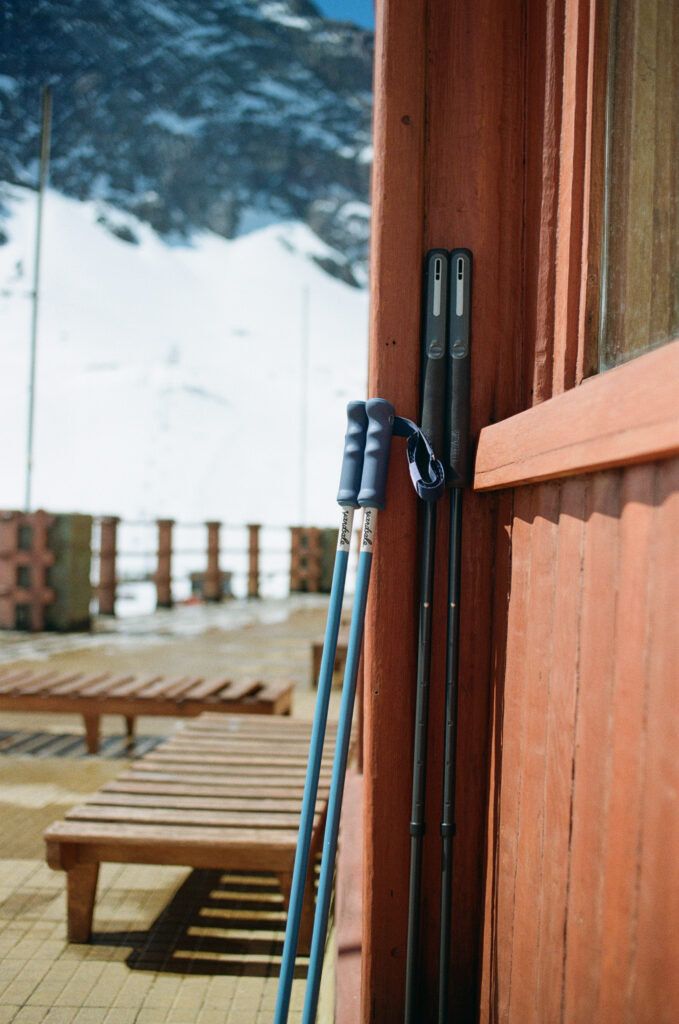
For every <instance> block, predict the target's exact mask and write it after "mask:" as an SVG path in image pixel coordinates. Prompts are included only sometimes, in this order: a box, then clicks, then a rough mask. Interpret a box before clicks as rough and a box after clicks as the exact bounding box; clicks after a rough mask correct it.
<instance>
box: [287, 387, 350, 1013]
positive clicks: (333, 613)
mask: <svg viewBox="0 0 679 1024" xmlns="http://www.w3.org/2000/svg"><path fill="white" fill-rule="evenodd" d="M365 406H366V403H365V402H350V403H349V405H348V406H347V433H346V437H345V440H344V457H343V459H342V469H341V472H340V485H339V492H338V495H337V503H338V504H339V505H340V507H341V509H342V521H341V524H340V531H339V539H338V544H337V554H336V556H335V566H334V569H333V577H332V584H331V588H330V601H329V604H328V620H327V624H326V629H325V639H324V643H323V657H322V659H321V667H320V672H319V678H318V694H317V698H316V710H315V713H314V722H313V726H312V730H311V742H310V748H309V763H308V767H307V776H306V782H305V786H304V796H303V799H302V811H301V815H300V824H299V836H298V839H297V852H296V854H295V865H294V868H293V874H292V885H291V889H290V902H289V906H288V920H287V925H286V929H285V941H284V943H283V958H282V961H281V973H280V977H279V982H278V995H277V1000H276V1011H275V1016H274V1024H285V1022H286V1021H287V1019H288V1009H289V1006H290V993H291V990H292V980H293V976H294V972H295V956H296V954H297V943H298V941H299V930H300V922H301V918H302V906H303V901H304V885H305V882H306V877H307V871H308V870H309V848H310V845H311V835H312V830H313V821H314V811H315V807H316V795H317V792H318V780H319V776H320V772H321V760H322V756H323V740H324V738H325V728H326V723H327V719H328V706H329V703H330V692H331V689H332V673H333V667H334V664H335V653H336V649H337V635H338V633H339V628H340V618H341V614H342V600H343V598H344V584H345V580H346V575H347V563H348V560H349V548H350V545H351V534H352V527H353V519H354V510H355V509H356V508H358V492H359V489H360V486H361V477H362V473H363V451H364V447H365V438H366V430H367V427H368V416H367V413H366V408H365Z"/></svg>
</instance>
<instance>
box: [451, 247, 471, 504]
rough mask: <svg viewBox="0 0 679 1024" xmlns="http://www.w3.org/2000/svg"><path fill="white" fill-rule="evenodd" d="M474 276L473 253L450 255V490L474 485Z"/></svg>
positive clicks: (463, 251)
mask: <svg viewBox="0 0 679 1024" xmlns="http://www.w3.org/2000/svg"><path fill="white" fill-rule="evenodd" d="M471 273H472V257H471V253H470V252H469V251H468V250H467V249H457V250H455V251H454V252H453V253H451V265H450V278H451V284H450V289H449V293H450V318H449V324H448V330H449V338H448V357H449V360H448V361H449V370H448V372H449V376H448V381H449V384H448V403H447V405H448V409H447V424H446V434H447V438H448V452H447V458H446V462H447V465H446V477H447V481H448V485H449V486H450V487H466V486H467V485H468V484H469V483H470V482H471V458H470V456H471V450H470V448H471V446H470V441H469V392H470V388H471V351H470V321H471Z"/></svg>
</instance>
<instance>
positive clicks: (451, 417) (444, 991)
mask: <svg viewBox="0 0 679 1024" xmlns="http://www.w3.org/2000/svg"><path fill="white" fill-rule="evenodd" d="M471 274H472V256H471V253H470V252H469V251H468V250H467V249H455V250H454V251H453V252H452V253H451V258H450V286H449V296H450V311H449V319H448V324H449V326H448V345H447V349H448V364H449V365H448V394H447V402H446V406H447V409H446V411H447V423H446V437H447V439H448V449H447V451H446V455H445V463H446V476H447V480H448V484H449V486H450V488H451V493H450V548H449V558H448V620H447V630H446V705H445V728H444V751H443V807H442V812H441V917H440V936H439V1003H438V1024H447V1021H448V1003H449V999H448V996H449V979H450V927H451V916H452V906H451V902H452V891H453V837H454V835H455V758H456V754H457V695H458V662H459V646H460V553H461V540H462V491H463V488H465V487H466V486H467V485H468V484H469V482H470V475H471V467H470V458H469V393H470V384H471V373H470V367H471V353H470V319H471Z"/></svg>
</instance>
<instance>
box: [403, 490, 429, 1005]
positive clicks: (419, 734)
mask: <svg viewBox="0 0 679 1024" xmlns="http://www.w3.org/2000/svg"><path fill="white" fill-rule="evenodd" d="M435 534H436V505H435V504H434V502H426V503H425V506H424V523H423V530H422V565H421V577H420V579H421V583H420V588H421V589H420V619H419V628H418V637H419V641H418V645H417V689H416V694H415V739H414V750H413V791H412V804H411V811H410V878H409V894H408V938H407V946H406V992H405V1021H406V1024H411V1022H414V1021H415V1020H416V1019H417V1006H416V997H417V969H418V962H419V948H420V944H419V928H420V893H421V874H422V839H423V836H424V828H425V823H424V799H425V788H426V767H427V722H428V713H429V678H430V665H431V614H432V600H433V591H434V538H435Z"/></svg>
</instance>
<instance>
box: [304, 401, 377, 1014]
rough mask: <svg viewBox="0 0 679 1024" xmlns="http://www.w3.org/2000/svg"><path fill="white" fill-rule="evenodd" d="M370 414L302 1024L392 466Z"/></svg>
mask: <svg viewBox="0 0 679 1024" xmlns="http://www.w3.org/2000/svg"><path fill="white" fill-rule="evenodd" d="M366 412H367V414H368V434H367V438H366V445H365V456H364V460H363V477H362V480H361V490H360V493H359V496H358V502H359V505H361V506H362V507H363V508H364V509H365V511H364V518H363V531H362V534H361V553H360V556H359V561H358V572H357V577H356V595H355V597H354V607H353V611H352V616H351V626H350V629H349V643H348V646H347V660H346V666H345V671H344V681H343V684H342V700H341V704H340V713H339V721H338V724H337V740H336V746H335V759H334V762H333V766H332V776H331V779H330V796H329V799H328V816H327V822H326V826H325V834H324V837H323V854H322V859H321V874H320V878H319V882H318V895H317V897H316V914H315V917H314V931H313V936H312V939H311V955H310V959H309V972H308V976H307V988H306V999H305V1003H304V1013H303V1016H302V1022H303V1024H314V1021H315V1020H316V1011H317V1008H318V995H319V992H320V987H321V973H322V971H323V955H324V951H325V939H326V934H327V930H328V916H329V911H330V898H331V895H332V886H333V876H334V872H335V858H336V854H337V837H338V834H339V819H340V812H341V809H342V796H343V793H344V777H345V775H346V768H347V760H348V756H349V746H350V740H351V719H352V712H353V706H354V699H355V696H356V680H357V677H358V665H359V659H360V655H361V643H362V640H363V624H364V620H365V607H366V601H367V597H368V584H369V582H370V568H371V565H372V555H373V544H374V540H375V520H376V518H377V510H378V509H382V508H384V495H385V489H386V481H387V469H388V466H389V453H390V447H391V435H392V427H393V423H394V409H393V406H392V405H391V403H390V402H387V401H385V399H382V398H373V399H370V400H369V401H368V402H367V403H366Z"/></svg>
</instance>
